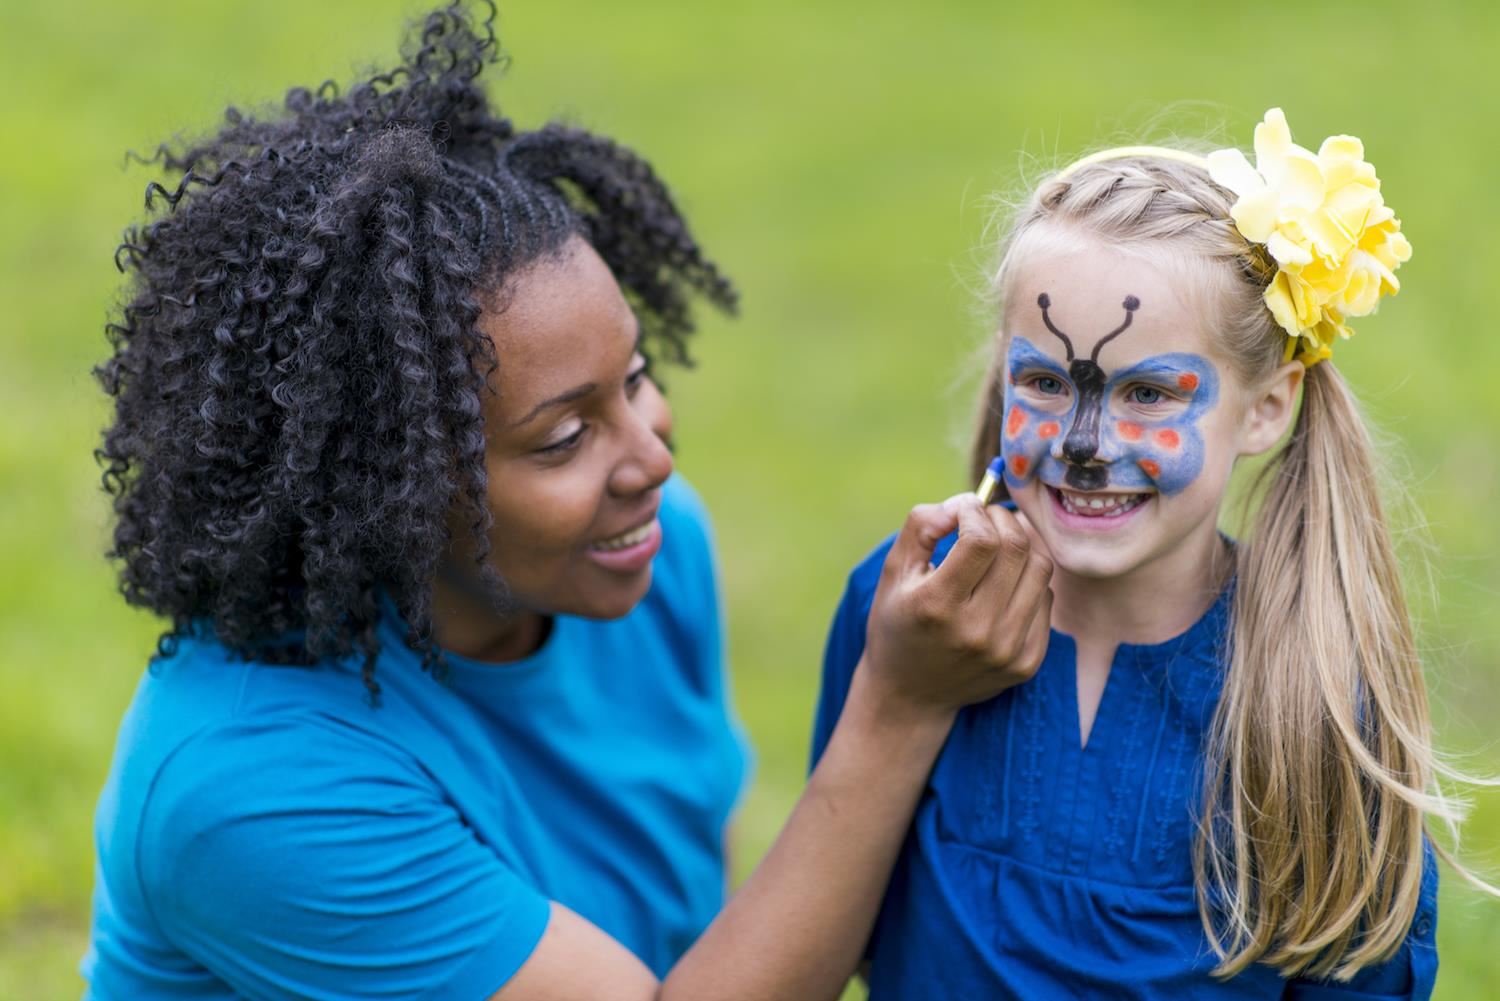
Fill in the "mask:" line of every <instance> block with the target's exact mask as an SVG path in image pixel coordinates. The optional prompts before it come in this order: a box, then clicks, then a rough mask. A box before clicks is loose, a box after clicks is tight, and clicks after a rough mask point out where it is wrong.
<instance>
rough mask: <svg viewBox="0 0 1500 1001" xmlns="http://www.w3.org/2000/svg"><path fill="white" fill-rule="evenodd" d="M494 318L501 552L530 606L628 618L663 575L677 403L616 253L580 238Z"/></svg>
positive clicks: (519, 282) (493, 469) (494, 467)
mask: <svg viewBox="0 0 1500 1001" xmlns="http://www.w3.org/2000/svg"><path fill="white" fill-rule="evenodd" d="M505 303H506V304H505V306H504V308H503V309H500V310H498V311H493V310H492V311H487V312H486V313H485V314H484V315H483V317H482V318H481V320H480V325H481V328H482V329H483V330H484V331H485V333H487V334H488V335H489V337H490V339H491V340H492V341H493V342H494V345H495V355H496V357H497V358H498V359H499V360H500V364H499V368H498V370H497V371H496V372H495V373H494V375H493V376H492V377H491V378H492V380H493V384H494V385H495V388H496V389H497V391H498V392H497V393H496V395H494V396H491V397H488V398H486V400H485V402H484V407H485V412H484V420H485V435H486V439H487V457H486V462H485V465H486V469H487V472H488V474H489V508H490V512H491V513H492V515H493V516H494V525H493V527H492V528H491V529H490V543H491V546H492V550H491V554H490V561H491V562H492V563H493V564H494V567H495V569H496V570H497V571H498V572H499V574H500V576H501V577H502V578H503V579H504V580H505V582H506V584H507V585H508V586H509V588H510V590H511V593H512V596H513V597H514V598H515V600H516V601H518V602H519V603H520V605H521V606H522V607H523V608H524V609H527V610H530V611H535V612H543V613H566V614H572V615H581V616H586V617H589V618H598V619H610V618H618V617H619V616H622V615H624V614H625V613H626V612H628V611H630V609H631V608H633V607H634V606H635V605H636V603H637V602H639V601H640V600H641V599H642V598H643V597H644V596H645V594H646V591H647V589H648V588H649V587H650V584H651V561H652V558H653V557H655V555H656V553H657V550H658V549H660V547H661V525H660V524H659V523H658V521H657V518H656V513H657V508H658V507H659V506H660V504H661V489H660V488H661V485H662V483H663V482H665V481H666V479H667V477H668V476H669V475H671V472H672V456H671V453H670V452H669V451H668V445H667V442H668V439H669V436H670V434H671V429H672V417H671V411H670V409H669V408H668V406H667V403H666V400H665V399H663V397H662V395H661V393H660V391H658V389H657V388H656V386H655V384H654V383H652V381H651V379H650V376H649V374H648V373H647V367H646V359H645V358H644V357H643V356H642V355H641V353H640V350H639V338H640V333H639V327H638V325H637V322H636V318H635V315H634V314H633V313H632V312H631V309H630V307H629V305H627V304H626V302H625V298H624V296H622V295H621V293H620V287H619V285H618V284H617V283H616V282H615V279H614V275H613V274H611V272H610V270H609V267H608V265H606V264H605V263H604V261H603V260H602V259H601V258H600V257H599V255H598V254H597V253H596V252H595V251H594V249H593V248H592V247H590V246H589V245H588V244H587V243H585V242H584V241H583V240H581V239H576V238H575V239H574V240H573V241H572V242H571V243H570V244H569V245H568V246H567V247H566V248H565V251H564V253H563V255H562V256H561V257H559V258H556V259H544V260H543V261H541V262H539V263H538V264H536V265H535V266H534V267H532V268H531V269H530V270H529V271H527V272H525V273H523V274H522V275H520V276H519V277H518V278H516V279H515V280H514V282H513V283H512V285H511V287H510V288H509V289H508V290H507V294H506V297H505Z"/></svg>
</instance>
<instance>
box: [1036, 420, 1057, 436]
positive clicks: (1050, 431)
mask: <svg viewBox="0 0 1500 1001" xmlns="http://www.w3.org/2000/svg"><path fill="white" fill-rule="evenodd" d="M1061 431H1062V428H1060V427H1058V426H1057V421H1043V422H1042V424H1041V425H1040V426H1039V427H1038V428H1037V429H1036V433H1037V437H1039V438H1056V437H1057V436H1058V434H1059V433H1060V432H1061Z"/></svg>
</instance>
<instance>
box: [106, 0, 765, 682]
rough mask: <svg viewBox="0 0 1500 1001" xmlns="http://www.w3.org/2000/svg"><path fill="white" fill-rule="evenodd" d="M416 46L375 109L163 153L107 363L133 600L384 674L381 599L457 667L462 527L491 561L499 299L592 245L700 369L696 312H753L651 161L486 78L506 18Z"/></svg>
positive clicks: (662, 340)
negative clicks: (438, 611)
mask: <svg viewBox="0 0 1500 1001" xmlns="http://www.w3.org/2000/svg"><path fill="white" fill-rule="evenodd" d="M483 13H484V16H483V17H480V18H476V17H475V16H474V15H473V13H472V12H471V11H470V10H469V8H468V7H467V5H466V4H465V3H463V2H461V0H460V2H455V3H453V4H450V5H449V6H447V7H445V8H442V9H440V10H437V11H434V12H432V13H430V14H428V15H427V16H426V17H425V18H424V19H423V20H422V21H420V22H419V23H417V24H416V25H414V26H413V27H412V29H411V31H410V34H409V37H408V39H407V41H406V43H405V44H404V46H403V49H402V57H401V59H400V62H399V65H397V66H396V68H395V69H393V70H390V71H389V72H384V73H378V74H374V75H371V76H369V77H368V78H366V79H363V80H360V81H359V82H357V83H356V84H354V85H353V86H352V87H350V88H349V89H348V90H347V92H345V91H342V90H341V89H340V88H339V87H338V86H337V85H335V84H334V83H333V82H332V81H329V82H326V83H324V84H323V85H322V86H320V87H318V88H317V89H315V90H309V89H307V88H300V87H299V88H295V89H293V90H291V91H289V92H288V93H287V95H286V98H285V101H284V105H283V107H281V108H279V109H274V110H272V111H271V112H269V113H265V114H252V113H247V112H244V111H241V110H239V109H237V108H234V107H231V108H229V109H228V110H227V111H226V113H225V117H224V121H223V124H222V126H221V127H220V128H219V130H218V131H217V133H215V134H213V135H212V136H210V137H208V138H206V139H203V140H199V141H191V142H186V143H179V144H177V145H175V146H172V145H163V146H161V147H158V149H157V152H156V155H155V156H154V157H153V158H151V159H150V161H148V162H153V163H159V164H160V165H161V167H162V168H163V169H164V170H165V171H166V172H167V175H168V179H169V180H170V181H175V183H173V184H169V185H164V184H162V183H158V182H152V183H151V184H150V185H149V186H148V188H147V190H146V208H147V218H146V220H145V221H144V222H142V223H140V224H138V225H135V226H132V227H131V228H129V229H128V230H126V233H125V237H124V240H123V242H122V243H121V244H120V246H119V249H118V250H117V251H116V255H115V262H116V265H117V266H118V267H119V269H120V270H121V272H122V273H124V274H125V275H126V276H127V280H128V283H129V287H128V291H127V294H126V299H125V303H124V305H123V306H121V307H120V309H119V310H118V312H117V313H116V314H115V315H114V316H112V317H111V322H110V323H109V324H108V325H107V327H106V330H107V332H108V334H109V338H110V342H111V344H112V347H113V353H112V355H111V357H109V358H108V359H107V360H106V361H105V362H104V363H103V364H102V365H100V366H99V367H98V369H97V370H96V374H97V375H98V377H99V379H100V381H101V383H102V384H103V386H104V389H105V391H106V392H107V393H108V394H109V395H110V396H111V397H112V398H113V402H114V415H113V421H112V423H111V424H110V425H109V426H108V427H107V428H106V429H105V431H104V436H103V444H102V447H101V448H100V449H99V451H98V457H99V459H100V462H101V465H102V467H103V479H104V485H105V489H106V491H107V492H108V493H109V494H110V495H111V497H112V500H113V505H114V512H115V515H116V525H115V529H114V537H113V546H112V548H111V549H110V551H109V556H110V557H111V558H112V559H114V560H117V561H118V562H119V564H120V589H121V592H122V593H123V595H124V597H125V599H126V601H128V602H130V603H131V604H133V605H139V606H144V607H146V608H149V609H151V610H153V611H154V612H156V613H157V614H159V615H161V616H163V617H165V618H167V619H168V620H170V623H171V625H170V627H169V628H168V629H167V631H166V632H165V633H164V634H163V636H162V639H161V642H160V643H159V647H160V652H162V653H167V652H170V650H171V649H172V647H173V645H174V644H175V642H176V640H177V639H179V638H180V637H182V636H184V635H187V634H189V633H191V632H193V631H194V630H198V629H211V630H212V632H213V633H214V634H216V635H217V637H218V639H219V640H220V641H221V642H223V643H224V644H225V645H226V646H227V647H229V648H230V649H231V650H234V651H235V652H237V653H239V654H241V655H244V656H250V657H257V658H260V659H263V660H268V661H271V662H277V663H298V664H310V663H314V662H316V661H318V660H321V659H323V658H326V657H342V656H348V655H350V654H352V653H360V654H363V657H364V675H365V682H366V685H367V687H369V688H370V691H371V693H372V695H373V694H378V687H377V686H376V685H375V683H374V678H373V672H374V663H375V655H376V652H377V649H378V645H377V641H376V624H377V622H378V620H379V599H380V596H381V594H385V595H387V596H388V597H389V598H390V599H391V600H392V601H393V602H394V603H395V605H396V607H397V608H398V609H399V610H400V612H401V613H402V615H403V617H404V618H405V619H406V621H407V622H408V623H410V624H411V627H412V630H411V636H410V637H409V642H411V643H412V644H413V645H414V646H415V647H417V648H418V649H421V650H423V651H424V652H425V653H426V655H427V657H426V659H427V661H428V663H429V664H431V663H433V662H434V661H435V660H436V655H435V651H434V649H433V646H432V641H431V595H430V587H431V581H432V579H433V577H434V575H435V573H436V571H437V566H438V562H439V560H440V559H441V558H442V556H443V554H444V553H445V552H447V551H448V549H449V544H450V541H451V540H450V538H449V535H450V532H449V528H448V525H449V524H450V514H451V513H452V512H454V511H457V512H458V514H459V518H457V519H454V520H453V523H456V524H463V523H467V524H468V526H469V528H470V530H471V531H472V533H473V541H474V546H475V548H476V551H477V554H478V556H477V558H478V560H479V562H480V564H481V565H483V564H484V561H485V557H486V555H487V553H488V544H487V542H486V538H487V536H486V533H487V531H488V529H489V527H490V516H489V512H488V509H487V507H486V504H485V496H486V489H487V482H486V473H485V464H484V453H485V429H484V422H483V418H482V416H481V398H482V394H484V393H486V392H489V391H490V390H489V388H488V387H489V385H490V382H489V380H490V378H491V377H492V375H493V374H494V372H495V371H496V369H497V368H498V367H501V366H503V365H504V364H505V359H504V358H503V357H502V358H497V357H496V356H495V351H494V347H493V345H492V343H491V342H490V340H489V339H488V338H487V337H486V336H485V335H484V334H483V333H481V332H480V330H479V328H478V320H479V316H480V312H481V302H483V301H488V300H487V299H486V297H487V296H493V295H494V294H496V293H498V292H500V291H502V290H504V289H505V287H506V283H507V281H508V280H509V279H510V278H512V277H514V276H515V275H517V274H519V273H520V272H521V271H522V270H523V269H525V268H526V267H527V266H528V265H530V264H532V263H534V262H536V261H538V260H541V259H543V258H546V257H548V256H556V255H558V254H560V252H561V251H562V248H563V247H564V246H565V245H566V244H567V242H568V241H569V240H570V239H571V238H573V237H575V236H576V237H581V238H583V239H584V240H586V241H588V242H589V243H590V244H591V245H592V246H593V248H594V249H595V250H596V251H597V252H598V253H599V255H600V256H601V257H602V258H603V259H604V261H605V262H606V263H607V264H608V265H609V267H610V269H611V270H612V271H613V273H614V276H615V278H616V279H617V280H618V281H619V283H620V286H621V288H622V290H623V292H624V294H625V296H626V299H627V301H628V302H629V303H630V305H631V306H632V308H633V309H634V310H635V311H636V313H637V316H638V317H639V320H640V324H641V332H642V343H643V345H644V349H645V350H647V351H649V352H652V353H655V354H657V355H658V356H664V357H665V358H666V359H667V360H672V361H678V362H683V363H686V362H689V361H690V359H689V356H688V352H687V337H688V335H689V334H690V333H691V332H692V330H693V321H692V317H691V315H690V308H689V307H690V300H691V299H692V298H693V297H694V295H702V296H704V297H706V298H707V299H708V300H709V301H710V302H712V303H713V304H715V305H716V306H718V307H720V308H722V309H725V310H732V309H733V308H734V305H735V300H736V294H735V291H734V289H733V287H732V286H731V284H730V283H729V281H728V280H727V279H725V278H724V277H723V276H722V275H721V274H720V273H719V271H718V270H717V269H716V268H715V266H714V265H713V263H711V262H710V261H709V260H708V259H707V258H705V256H704V255H703V252H702V251H701V250H700V248H699V246H698V244H697V242H696V241H695V240H694V239H693V236H692V234H691V233H690V232H689V231H688V228H687V225H686V223H685V222H684V220H683V218H682V216H681V215H680V214H679V212H678V211H677V209H676V207H675V206H674V204H673V202H672V199H671V197H670V195H669V193H668V192H667V189H666V188H665V186H664V185H663V184H662V183H661V181H660V180H658V179H657V177H656V175H655V174H654V173H653V172H652V169H651V167H650V165H649V164H647V163H646V162H645V161H644V160H642V159H640V158H639V157H637V156H636V155H635V154H634V153H632V152H630V151H629V150H627V149H625V148H624V147H621V146H619V145H616V144H615V143H613V142H612V141H610V140H609V139H606V138H604V137H601V136H597V135H593V134H591V133H589V132H586V131H583V130H581V129H577V128H571V127H567V126H563V125H559V124H549V125H546V126H545V127H543V128H540V129H537V130H534V131H518V130H517V129H516V128H515V127H514V126H513V125H512V124H511V122H510V121H509V120H508V119H506V118H504V117H502V116H501V115H499V114H498V112H497V111H496V110H495V109H494V108H493V107H492V105H491V104H490V102H489V100H488V99H487V98H486V96H485V93H484V91H483V90H482V89H481V87H480V85H479V82H478V79H479V77H480V75H481V72H482V71H483V70H484V68H485V67H486V66H487V65H490V64H493V63H497V62H499V61H500V55H499V48H498V44H497V41H496V38H495V33H494V28H493V25H494V19H495V10H494V7H493V5H489V6H488V7H487V9H486V10H485V11H484V12H483Z"/></svg>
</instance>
